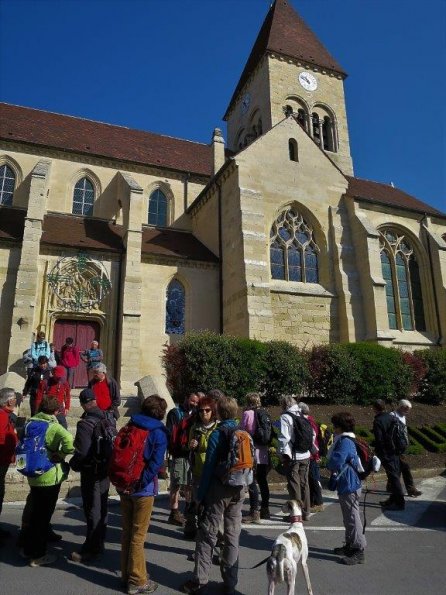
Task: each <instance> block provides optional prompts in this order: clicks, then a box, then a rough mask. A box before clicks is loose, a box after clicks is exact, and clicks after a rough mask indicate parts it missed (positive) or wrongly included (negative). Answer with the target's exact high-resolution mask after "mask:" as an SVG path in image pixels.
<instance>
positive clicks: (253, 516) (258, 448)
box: [240, 393, 273, 524]
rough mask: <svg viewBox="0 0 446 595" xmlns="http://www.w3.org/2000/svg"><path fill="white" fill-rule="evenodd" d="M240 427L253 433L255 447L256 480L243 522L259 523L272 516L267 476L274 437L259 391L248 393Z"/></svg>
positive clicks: (249, 492) (250, 490)
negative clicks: (260, 501)
mask: <svg viewBox="0 0 446 595" xmlns="http://www.w3.org/2000/svg"><path fill="white" fill-rule="evenodd" d="M240 428H241V429H242V430H246V431H247V432H248V433H249V434H250V435H251V437H252V440H253V442H254V448H255V461H256V465H255V470H254V481H253V482H252V483H251V484H250V486H249V487H248V494H249V514H248V515H247V516H244V517H243V519H242V523H243V524H250V523H257V522H259V520H260V519H269V518H270V511H269V487H268V479H267V477H268V473H269V471H270V469H271V464H270V458H269V445H270V442H271V438H272V430H273V424H272V421H271V417H270V415H269V413H268V411H267V410H266V409H264V408H262V400H261V397H260V395H259V393H248V394H247V395H246V409H245V411H244V412H243V416H242V421H241V422H240ZM257 484H258V487H257ZM259 488H260V494H261V497H262V505H261V506H259Z"/></svg>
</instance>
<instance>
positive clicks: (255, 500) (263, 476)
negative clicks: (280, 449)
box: [248, 465, 270, 510]
mask: <svg viewBox="0 0 446 595" xmlns="http://www.w3.org/2000/svg"><path fill="white" fill-rule="evenodd" d="M269 469H270V466H269V465H257V466H256V469H255V473H254V481H253V482H252V484H251V485H250V486H249V487H248V493H249V508H250V509H251V510H258V509H259V488H260V495H261V497H262V508H268V506H269V486H268V479H267V476H268V472H269ZM257 484H259V488H258V487H257Z"/></svg>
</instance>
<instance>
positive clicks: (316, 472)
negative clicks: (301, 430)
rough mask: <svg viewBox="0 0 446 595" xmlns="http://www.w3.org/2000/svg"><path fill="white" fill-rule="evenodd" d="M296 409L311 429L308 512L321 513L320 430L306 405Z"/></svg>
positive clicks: (299, 404) (322, 502) (322, 507)
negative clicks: (306, 420) (311, 444)
mask: <svg viewBox="0 0 446 595" xmlns="http://www.w3.org/2000/svg"><path fill="white" fill-rule="evenodd" d="M298 407H299V409H300V411H301V413H302V415H303V416H304V417H305V418H306V419H308V421H309V422H310V424H311V427H312V428H313V447H312V449H311V451H310V468H309V470H308V487H309V490H310V512H322V511H323V510H324V500H323V498H322V486H321V472H320V469H319V461H320V460H321V457H320V448H319V437H320V428H319V426H318V424H317V423H316V420H315V419H314V417H313V416H311V415H310V407H309V406H308V405H307V404H306V403H304V402H303V401H301V402H300V403H298Z"/></svg>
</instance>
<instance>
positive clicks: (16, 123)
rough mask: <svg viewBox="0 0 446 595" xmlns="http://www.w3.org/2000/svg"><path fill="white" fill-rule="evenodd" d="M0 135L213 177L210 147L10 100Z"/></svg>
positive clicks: (1, 114) (0, 107)
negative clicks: (23, 104)
mask: <svg viewBox="0 0 446 595" xmlns="http://www.w3.org/2000/svg"><path fill="white" fill-rule="evenodd" d="M0 138H1V139H4V140H10V141H18V142H23V143H27V144H31V145H38V146H44V147H51V148H55V149H60V150H62V151H73V152H75V153H83V154H88V155H95V156H98V157H106V158H111V159H119V160H120V161H126V162H131V163H137V164H141V165H151V166H156V167H162V168H169V169H173V170H180V171H185V172H190V173H194V174H198V175H202V176H206V177H209V176H211V175H212V168H213V156H212V147H211V146H210V145H205V144H202V143H196V142H192V141H188V140H183V139H179V138H173V137H171V136H163V135H161V134H154V133H152V132H145V131H143V130H134V129H132V128H126V127H124V126H114V125H112V124H105V123H103V122H95V121H93V120H86V119H84V118H76V117H74V116H65V115H61V114H55V113H52V112H47V111H42V110H38V109H33V108H29V107H21V106H18V105H10V104H8V103H0Z"/></svg>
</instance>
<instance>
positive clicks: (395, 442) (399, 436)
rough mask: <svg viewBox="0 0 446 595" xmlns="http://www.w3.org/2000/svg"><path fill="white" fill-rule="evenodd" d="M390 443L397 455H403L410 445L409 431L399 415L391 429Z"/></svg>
mask: <svg viewBox="0 0 446 595" xmlns="http://www.w3.org/2000/svg"><path fill="white" fill-rule="evenodd" d="M389 438H390V445H391V447H392V449H393V451H394V453H395V454H397V455H402V454H404V453H405V452H406V449H407V447H408V446H409V434H408V432H407V426H406V425H405V424H403V422H402V421H400V420H399V419H398V418H397V417H394V420H393V422H392V424H391V426H390V429H389Z"/></svg>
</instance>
